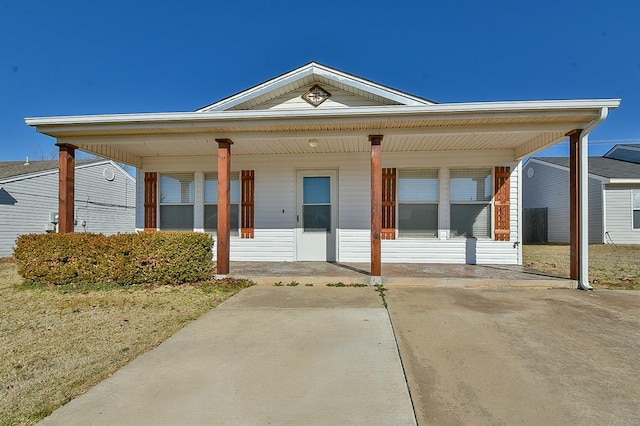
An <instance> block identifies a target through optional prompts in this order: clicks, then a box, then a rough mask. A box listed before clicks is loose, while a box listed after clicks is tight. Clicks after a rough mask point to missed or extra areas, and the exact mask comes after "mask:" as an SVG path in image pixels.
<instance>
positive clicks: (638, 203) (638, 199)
mask: <svg viewBox="0 0 640 426" xmlns="http://www.w3.org/2000/svg"><path fill="white" fill-rule="evenodd" d="M633 208H634V209H640V191H633Z"/></svg>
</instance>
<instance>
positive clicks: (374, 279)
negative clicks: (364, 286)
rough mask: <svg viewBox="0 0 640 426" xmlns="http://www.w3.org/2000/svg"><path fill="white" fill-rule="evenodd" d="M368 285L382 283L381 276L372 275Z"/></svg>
mask: <svg viewBox="0 0 640 426" xmlns="http://www.w3.org/2000/svg"><path fill="white" fill-rule="evenodd" d="M369 285H382V277H374V276H372V277H371V279H370V281H369Z"/></svg>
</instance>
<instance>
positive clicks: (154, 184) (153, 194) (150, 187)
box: [144, 172, 158, 231]
mask: <svg viewBox="0 0 640 426" xmlns="http://www.w3.org/2000/svg"><path fill="white" fill-rule="evenodd" d="M157 213H158V173H151V172H146V173H145V174H144V229H145V231H155V230H156V229H157V228H158V226H157V217H158V215H157Z"/></svg>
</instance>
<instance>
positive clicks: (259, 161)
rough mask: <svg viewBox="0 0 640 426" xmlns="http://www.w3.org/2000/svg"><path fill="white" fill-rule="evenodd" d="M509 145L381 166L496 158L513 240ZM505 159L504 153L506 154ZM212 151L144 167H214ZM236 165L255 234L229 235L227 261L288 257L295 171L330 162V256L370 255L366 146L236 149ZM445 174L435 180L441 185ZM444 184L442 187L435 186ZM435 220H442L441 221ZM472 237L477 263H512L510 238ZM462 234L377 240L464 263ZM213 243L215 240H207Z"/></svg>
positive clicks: (387, 249) (487, 163)
mask: <svg viewBox="0 0 640 426" xmlns="http://www.w3.org/2000/svg"><path fill="white" fill-rule="evenodd" d="M512 158H513V157H512V154H511V153H509V152H504V153H503V152H502V151H497V152H491V151H489V152H484V151H483V152H471V153H461V152H455V153H454V152H429V153H424V154H422V153H415V152H410V153H390V152H387V153H385V152H383V154H382V167H395V168H396V169H398V170H401V169H431V170H441V168H442V167H444V166H445V165H447V166H451V167H452V168H453V167H456V168H465V167H466V168H469V167H477V166H478V165H480V166H484V167H486V168H488V169H490V168H492V167H494V166H495V165H496V162H499V163H498V165H506V166H511V167H512V194H514V196H512V200H514V201H513V202H512V207H511V208H512V213H511V222H512V239H513V240H514V241H517V238H518V234H517V223H518V218H517V215H518V206H517V202H515V200H517V197H516V196H515V195H517V193H513V191H517V186H516V184H515V182H516V179H517V171H516V168H517V164H518V163H514V162H512ZM510 159H511V161H510ZM215 164H216V161H215V157H199V158H194V159H188V158H184V159H183V160H181V161H175V160H172V161H169V160H164V159H147V160H145V171H157V172H160V173H170V172H180V171H184V170H196V171H198V170H199V171H201V172H205V173H213V172H215V170H214V169H213V167H212V165H213V166H214V167H215ZM232 164H233V167H234V169H236V170H255V238H252V239H247V238H244V239H243V238H240V236H231V244H230V247H231V248H230V249H231V253H230V257H231V260H232V261H252V260H253V261H278V262H281V261H286V262H291V261H295V260H296V258H295V256H296V255H295V253H296V249H295V247H296V241H295V232H294V231H295V226H296V220H295V219H296V217H295V206H296V172H297V171H300V170H337V177H338V185H337V192H338V203H337V209H338V221H337V239H338V249H337V258H338V261H339V262H369V261H370V260H371V251H370V250H371V243H370V238H371V201H370V195H371V177H370V176H371V160H370V155H369V153H368V152H367V153H353V154H344V153H343V154H322V155H318V154H311V155H277V156H276V155H236V156H232ZM448 186H449V181H448V180H447V181H446V182H440V190H443V187H444V191H445V192H444V193H446V191H447V190H448ZM442 193H443V192H442V191H441V192H440V194H442ZM439 208H440V209H445V211H446V214H447V216H448V203H445V202H443V200H442V199H439ZM440 226H441V227H442V226H445V225H443V224H442V223H441V224H440ZM486 243H487V244H482V243H481V241H478V245H477V255H476V256H477V262H478V263H492V264H493V263H503V264H517V262H518V257H517V252H518V250H517V249H516V248H514V247H513V243H508V242H507V243H506V244H500V243H503V242H495V241H492V240H487V241H486ZM465 250H466V248H465V240H464V239H451V240H447V239H444V240H440V239H436V238H398V239H396V240H384V241H383V242H382V261H383V262H396V263H402V262H407V263H465V260H466V251H465ZM214 251H215V246H214Z"/></svg>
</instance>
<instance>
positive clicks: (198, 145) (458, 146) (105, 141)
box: [26, 99, 620, 167]
mask: <svg viewBox="0 0 640 426" xmlns="http://www.w3.org/2000/svg"><path fill="white" fill-rule="evenodd" d="M619 105H620V100H619V99H600V100H562V101H558V100H553V101H518V102H479V103H455V104H434V105H389V106H375V107H352V108H335V109H317V110H297V109H284V110H282V109H281V110H227V111H205V112H203V111H197V112H173V113H148V114H114V115H85V116H66V117H37V118H27V119H26V123H27V124H28V125H30V126H33V127H35V128H36V130H37V131H38V132H40V133H43V134H46V135H49V136H52V137H55V138H57V139H58V143H68V144H72V145H75V146H77V147H78V148H79V149H81V150H82V151H86V152H89V153H93V154H96V155H100V156H102V157H106V158H109V159H113V160H116V161H120V162H124V163H127V164H131V165H133V166H136V167H143V165H144V158H145V157H189V156H194V157H196V156H215V155H216V149H217V144H216V142H215V140H216V139H221V138H224V139H231V140H233V142H234V145H233V155H252V154H306V153H308V154H312V153H347V152H368V151H369V149H370V146H369V142H368V139H367V136H368V135H369V134H383V135H384V140H383V151H384V152H411V151H450V150H453V151H462V150H465V151H466V150H509V151H511V152H512V153H513V158H514V160H516V159H520V158H522V157H525V156H528V155H531V154H533V153H535V152H537V151H539V150H541V149H544V148H547V147H549V146H551V145H553V144H555V143H557V142H559V141H561V140H563V139H565V138H566V136H565V135H566V134H567V132H569V131H571V130H574V129H583V128H585V127H588V126H590V124H591V123H594V122H597V120H598V119H599V118H601V117H602V114H603V112H604V113H605V114H606V111H607V110H609V109H615V108H617V107H618V106H619ZM309 139H317V140H318V144H317V146H316V147H311V146H310V145H309Z"/></svg>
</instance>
